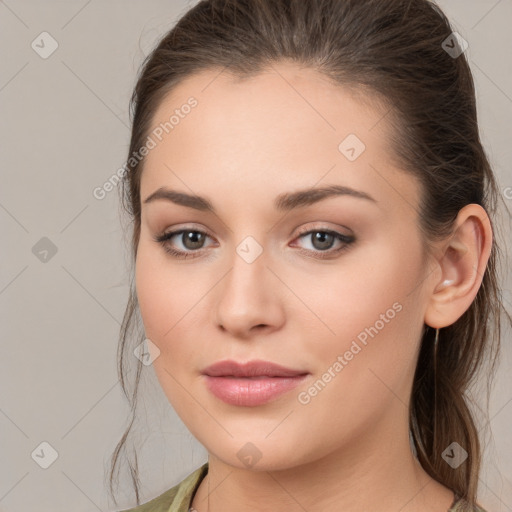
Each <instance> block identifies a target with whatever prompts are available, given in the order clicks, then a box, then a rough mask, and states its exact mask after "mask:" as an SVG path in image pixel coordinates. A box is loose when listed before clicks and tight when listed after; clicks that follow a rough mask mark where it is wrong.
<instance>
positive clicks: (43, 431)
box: [0, 0, 512, 512]
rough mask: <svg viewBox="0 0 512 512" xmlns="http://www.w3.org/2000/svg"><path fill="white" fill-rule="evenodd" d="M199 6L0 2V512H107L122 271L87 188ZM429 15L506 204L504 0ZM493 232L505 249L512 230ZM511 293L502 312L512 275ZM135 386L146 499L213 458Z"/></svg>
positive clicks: (503, 490) (495, 402) (115, 218)
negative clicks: (449, 52)
mask: <svg viewBox="0 0 512 512" xmlns="http://www.w3.org/2000/svg"><path fill="white" fill-rule="evenodd" d="M192 3H193V2H185V1H184V0H145V1H135V0H128V1H127V0H108V1H104V0H102V1H100V0H76V1H75V0H67V1H63V0H46V1H44V2H41V1H39V0H5V1H0V43H1V48H2V50H1V56H2V57H1V59H2V60H1V71H0V108H1V117H0V119H1V124H0V127H1V128H0V129H1V131H0V140H1V143H0V151H1V173H2V174H1V186H0V226H1V244H2V250H1V251H0V311H1V319H0V321H1V337H2V338H1V348H2V351H1V354H2V357H1V358H0V389H1V394H0V453H1V462H0V465H1V471H0V511H1V512H27V511H28V510H34V511H35V510H37V511H38V512H64V511H69V510H73V512H92V511H97V510H102V511H108V510H115V509H116V507H114V505H113V503H112V502H111V500H110V499H109V497H108V493H107V484H106V476H107V469H108V461H109V457H110V455H111V453H112V450H113V449H114V447H115V445H116V443H117V441H118V440H119V438H120V435H121V434H122V432H123V431H124V428H125V426H126V418H127V413H128V408H127V405H126V402H125V401H124V399H123V396H122V393H121V387H120V384H119V381H118V377H117V372H116V349H117V339H118V332H119V326H120V323H121V320H122V315H123V313H124V308H125V305H126V300H127V296H128V290H129V280H128V270H127V269H128V261H129V258H128V255H127V253H126V249H127V244H126V242H125V240H124V238H123V234H122V229H121V227H122V225H121V223H120V220H119V208H118V206H119V205H118V194H117V190H109V191H107V192H106V193H105V194H104V196H103V197H98V194H96V195H95V194H94V191H95V190H97V188H98V187H103V185H104V183H105V182H106V181H107V180H108V179H109V178H110V177H111V176H112V175H114V174H115V173H116V171H117V170H118V169H119V168H120V167H121V166H122V165H123V164H124V162H125V160H126V157H127V151H128V144H129V135H130V130H129V116H128V103H129V98H130V95H131V92H132V88H133V86H134V84H135V79H136V73H137V70H138V69H139V66H140V64H141V62H142V60H143V58H144V57H145V56H146V55H147V54H148V53H149V51H150V49H152V47H153V45H154V43H155V42H156V41H157V40H158V39H159V38H160V37H161V36H162V35H163V34H164V33H165V32H166V31H167V30H169V29H170V28H171V26H172V25H173V24H174V22H175V21H176V19H177V18H178V17H179V16H180V15H181V14H182V13H183V12H184V11H185V10H187V9H188V8H189V7H190V6H191V5H192ZM439 5H440V6H441V8H442V9H443V10H444V11H445V13H446V14H447V15H448V17H449V18H450V20H451V22H452V23H453V25H454V28H455V30H456V31H457V32H459V33H460V34H461V35H462V36H463V37H464V39H465V40H467V41H468V43H469V47H468V48H467V50H466V55H467V57H468V60H469V63H470V66H471V69H472V72H473V75H474V79H475V84H476V88H477V101H478V110H479V121H480V130H481V136H482V140H483V143H484V146H485V148H486V151H487V153H488V155H489V158H490V162H491V165H492V166H493V168H494V170H495V173H496V175H497V178H498V180H499V184H500V190H501V192H502V198H501V199H502V202H505V203H506V204H507V205H508V207H509V208H512V171H511V169H512V152H511V151H512V144H511V140H510V138H511V132H512V59H511V58H510V54H511V50H512V31H511V30H510V20H512V0H442V1H440V2H439ZM41 41H42V42H41ZM107 188H108V186H107ZM503 225H504V228H503V233H505V234H506V235H507V240H508V242H507V243H509V244H510V238H511V237H510V233H511V229H510V222H509V221H508V220H506V221H503ZM508 250H509V252H510V245H509V249H508ZM508 266H509V267H510V260H509V262H508ZM504 288H505V295H504V300H505V305H506V307H507V308H508V309H509V311H510V310H511V309H512V294H511V291H510V290H511V281H510V276H508V280H507V282H506V283H505V284H504ZM510 341H511V333H510V331H509V330H506V331H505V332H504V334H503V339H502V345H503V352H502V362H501V366H500V369H499V373H498V375H497V380H496V386H495V389H494V392H493V395H492V397H491V402H490V414H491V418H492V419H491V428H492V438H491V439H490V441H489V443H488V446H487V448H486V452H485V460H484V468H483V473H482V478H481V482H480V493H479V495H480V501H481V503H482V504H483V505H484V506H485V507H486V508H487V509H488V510H489V511H493V512H509V511H512V436H511V435H510V434H511V428H510V425H511V424H512V386H511V369H512V357H511V356H512V344H511V343H510ZM148 369H150V368H149V367H148ZM141 389H142V391H143V392H144V393H145V399H146V400H147V402H146V403H147V405H146V410H147V413H148V421H149V424H150V427H149V428H148V433H147V438H146V439H145V441H144V444H143V450H142V452H141V454H140V455H141V465H140V468H139V469H140V474H141V479H142V483H143V486H142V501H147V500H148V499H150V498H151V497H154V496H156V495H158V494H160V493H161V492H163V491H164V490H166V489H167V488H169V487H170V486H172V485H174V484H176V483H177V482H179V481H180V480H182V479H183V478H184V477H185V476H186V475H188V474H189V473H190V472H191V471H193V470H194V469H196V468H197V467H198V466H199V465H200V464H202V463H203V462H204V461H205V460H206V456H207V453H206V451H205V449H204V448H203V447H202V446H201V445H200V444H199V443H198V442H197V441H196V440H195V439H194V438H193V437H192V436H191V434H190V433H189V432H188V430H187V429H186V427H185V426H184V425H183V423H182V422H181V420H180V419H179V418H178V417H177V415H176V414H175V413H174V411H173V410H172V409H171V407H170V406H169V405H168V402H167V400H166V398H165V396H164V395H163V392H162V391H161V390H160V388H159V386H158V383H156V378H155V379H154V380H151V379H149V380H148V382H147V385H146V384H145V385H144V387H143V388H141ZM148 390H151V393H147V391H148ZM143 409H144V408H143ZM141 435H144V433H141ZM43 454H44V456H43ZM123 474H124V476H126V474H125V473H123ZM130 497H131V499H130ZM118 501H119V506H118V507H117V509H120V508H127V507H128V506H131V505H133V504H134V502H133V494H132V493H131V492H130V488H129V482H128V480H127V479H126V478H123V479H122V481H121V486H120V489H119V493H118ZM123 505H124V506H123Z"/></svg>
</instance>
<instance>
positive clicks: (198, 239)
mask: <svg viewBox="0 0 512 512" xmlns="http://www.w3.org/2000/svg"><path fill="white" fill-rule="evenodd" d="M175 237H177V241H179V242H180V243H181V246H182V248H181V249H180V248H178V249H176V248H175V247H173V239H174V238H175ZM206 238H210V236H209V235H208V233H206V232H205V231H202V230H200V229H193V228H181V229H177V230H174V231H168V232H164V233H161V234H160V235H157V236H155V237H153V239H154V240H155V242H158V243H159V244H160V245H162V247H163V249H164V250H165V252H167V253H168V254H170V255H171V256H173V257H175V258H179V259H187V258H197V257H198V256H200V255H201V253H202V252H203V251H202V249H203V248H204V247H203V244H204V241H205V239H206Z"/></svg>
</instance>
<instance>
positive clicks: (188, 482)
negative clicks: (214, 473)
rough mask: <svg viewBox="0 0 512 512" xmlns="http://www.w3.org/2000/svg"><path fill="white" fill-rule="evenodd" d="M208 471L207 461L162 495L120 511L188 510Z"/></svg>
mask: <svg viewBox="0 0 512 512" xmlns="http://www.w3.org/2000/svg"><path fill="white" fill-rule="evenodd" d="M207 472H208V463H207V462H206V463H205V464H203V465H202V466H201V467H199V468H197V469H196V470H195V471H194V472H193V473H190V475H188V476H187V477H186V478H185V479H184V480H182V481H181V482H180V483H179V484H177V485H175V486H174V487H172V488H171V489H168V490H167V491H165V492H164V493H163V494H160V496H157V497H156V498H153V499H152V500H150V501H148V502H147V503H144V504H142V505H139V506H138V507H135V508H130V509H126V510H120V511H119V512H182V511H183V512H188V510H189V508H190V504H191V502H192V498H193V496H194V494H195V492H196V490H197V488H198V487H199V484H200V483H201V480H202V479H203V478H204V477H205V475H206V473H207Z"/></svg>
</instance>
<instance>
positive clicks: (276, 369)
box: [202, 360, 308, 377]
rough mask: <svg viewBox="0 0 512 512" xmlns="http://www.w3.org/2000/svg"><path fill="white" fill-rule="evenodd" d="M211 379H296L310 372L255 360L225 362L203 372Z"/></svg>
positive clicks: (219, 362)
mask: <svg viewBox="0 0 512 512" xmlns="http://www.w3.org/2000/svg"><path fill="white" fill-rule="evenodd" d="M202 373H203V374H205V375H209V376H210V377H229V376H232V377H258V376H264V377H296V376H298V375H306V374H307V373H308V372H305V371H302V370H294V369H292V368H285V367H284V366H281V365H278V364H276V363H272V362H271V361H262V360H254V361H248V362H247V363H238V362H236V361H231V360H225V361H218V362H217V363H214V364H212V365H211V366H208V367H207V368H205V369H204V370H203V372H202Z"/></svg>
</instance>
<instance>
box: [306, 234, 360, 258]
mask: <svg viewBox="0 0 512 512" xmlns="http://www.w3.org/2000/svg"><path fill="white" fill-rule="evenodd" d="M312 235H314V236H312ZM308 237H310V241H311V246H312V247H313V249H305V248H300V249H299V252H300V253H301V254H305V255H306V256H310V257H313V258H319V259H327V258H335V257H336V256H338V255H339V254H341V253H342V252H344V251H346V250H347V249H349V248H350V246H351V244H352V243H354V241H355V237H354V236H352V235H344V234H342V233H338V232H337V231H334V230H332V229H329V228H325V227H323V226H322V227H318V228H314V229H307V228H304V229H302V230H301V231H300V232H299V236H298V238H299V239H303V238H304V239H307V238H308ZM335 242H338V243H339V244H340V245H339V246H338V247H337V248H333V247H332V246H333V245H334V244H335Z"/></svg>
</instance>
